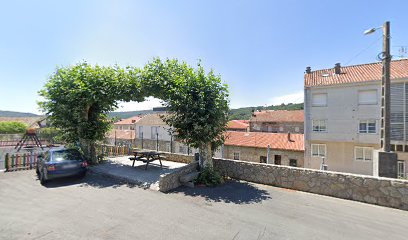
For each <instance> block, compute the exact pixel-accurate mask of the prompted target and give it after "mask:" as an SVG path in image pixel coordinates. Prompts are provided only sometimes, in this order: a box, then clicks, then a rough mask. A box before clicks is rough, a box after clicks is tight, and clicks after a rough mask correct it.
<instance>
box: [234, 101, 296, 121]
mask: <svg viewBox="0 0 408 240" xmlns="http://www.w3.org/2000/svg"><path fill="white" fill-rule="evenodd" d="M302 109H303V103H288V104H281V105H271V106H267V107H264V106H258V107H244V108H237V109H231V110H230V119H231V120H249V119H250V118H251V113H252V110H302Z"/></svg>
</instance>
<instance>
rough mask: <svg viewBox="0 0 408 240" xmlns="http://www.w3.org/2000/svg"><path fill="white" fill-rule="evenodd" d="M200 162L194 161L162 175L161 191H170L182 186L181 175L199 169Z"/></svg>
mask: <svg viewBox="0 0 408 240" xmlns="http://www.w3.org/2000/svg"><path fill="white" fill-rule="evenodd" d="M197 166H198V162H192V163H190V164H188V165H186V166H184V167H181V168H179V169H177V170H176V171H174V172H171V173H167V174H162V175H160V180H159V191H161V192H168V191H170V190H172V189H174V188H177V187H179V186H181V183H180V177H181V176H184V175H186V174H188V173H191V172H195V171H196V170H197Z"/></svg>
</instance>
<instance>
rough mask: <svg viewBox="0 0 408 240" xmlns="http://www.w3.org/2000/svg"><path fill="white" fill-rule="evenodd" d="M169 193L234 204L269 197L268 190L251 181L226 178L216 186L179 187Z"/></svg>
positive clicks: (258, 200)
mask: <svg viewBox="0 0 408 240" xmlns="http://www.w3.org/2000/svg"><path fill="white" fill-rule="evenodd" d="M170 193H182V194H184V195H186V196H192V197H197V196H200V197H203V198H205V200H207V201H212V202H225V203H234V204H252V203H259V202H262V201H264V200H267V199H271V197H270V195H269V192H268V191H266V190H263V189H259V188H258V187H256V186H255V185H254V184H252V183H248V182H244V181H237V180H228V181H227V182H225V183H224V184H222V185H219V186H216V187H194V188H189V187H184V186H183V187H179V188H177V189H175V190H173V191H171V192H170Z"/></svg>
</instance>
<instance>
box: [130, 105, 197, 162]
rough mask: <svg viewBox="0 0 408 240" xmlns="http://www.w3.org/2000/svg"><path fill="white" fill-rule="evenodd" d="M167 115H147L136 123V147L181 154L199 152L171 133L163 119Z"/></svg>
mask: <svg viewBox="0 0 408 240" xmlns="http://www.w3.org/2000/svg"><path fill="white" fill-rule="evenodd" d="M166 114H167V113H153V114H147V115H145V116H143V117H142V118H141V119H140V120H139V121H138V122H137V123H136V127H135V131H136V147H138V148H143V149H151V150H158V151H164V152H173V153H180V154H194V153H195V152H197V151H198V150H196V149H190V148H189V147H188V146H187V145H185V144H183V143H182V142H180V141H178V140H177V137H176V136H172V135H171V134H170V133H169V129H170V127H169V126H168V125H167V124H166V123H165V122H164V121H163V119H162V117H163V116H165V115H166Z"/></svg>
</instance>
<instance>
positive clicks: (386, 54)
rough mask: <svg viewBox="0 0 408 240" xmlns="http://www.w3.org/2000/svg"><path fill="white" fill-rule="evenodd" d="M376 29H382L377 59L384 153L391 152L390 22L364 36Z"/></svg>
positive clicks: (369, 31) (370, 31) (371, 30)
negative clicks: (380, 67) (381, 43)
mask: <svg viewBox="0 0 408 240" xmlns="http://www.w3.org/2000/svg"><path fill="white" fill-rule="evenodd" d="M377 29H382V34H383V46H382V52H381V53H380V54H379V58H380V59H381V61H382V78H381V148H382V150H383V151H384V152H390V151H391V143H390V135H391V129H390V126H391V124H390V115H391V114H390V107H391V106H390V100H391V99H390V95H391V93H390V92H391V88H390V84H391V83H390V63H391V54H390V22H388V21H387V22H385V23H384V24H383V25H382V26H381V27H377V28H371V29H368V30H366V31H364V34H365V35H368V34H371V33H373V32H375V31H376V30H377Z"/></svg>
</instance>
